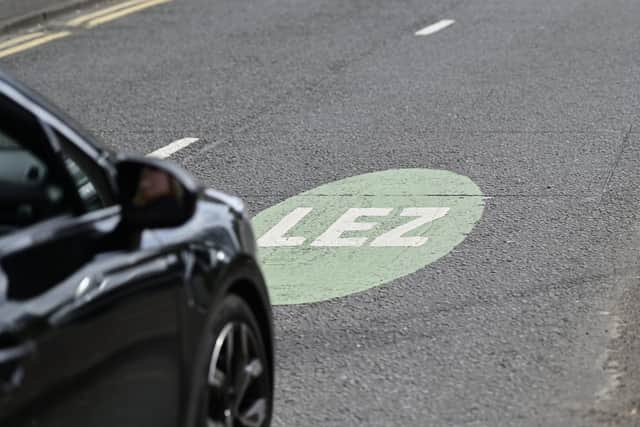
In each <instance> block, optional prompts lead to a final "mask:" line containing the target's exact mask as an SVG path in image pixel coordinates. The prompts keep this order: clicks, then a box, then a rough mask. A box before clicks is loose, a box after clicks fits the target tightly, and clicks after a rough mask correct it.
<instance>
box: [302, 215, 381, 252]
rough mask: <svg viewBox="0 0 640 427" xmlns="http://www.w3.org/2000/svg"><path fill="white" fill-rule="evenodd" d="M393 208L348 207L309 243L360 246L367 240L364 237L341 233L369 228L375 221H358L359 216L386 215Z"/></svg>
mask: <svg viewBox="0 0 640 427" xmlns="http://www.w3.org/2000/svg"><path fill="white" fill-rule="evenodd" d="M392 210H393V208H349V210H348V211H346V212H345V213H344V214H343V215H342V216H341V217H340V218H338V219H337V220H336V222H334V223H333V224H331V225H330V226H329V228H327V231H325V232H324V233H322V234H321V235H320V237H318V238H317V239H316V240H314V241H313V243H311V246H325V247H341V246H362V245H364V242H366V241H367V238H366V237H341V236H342V234H344V233H348V232H352V231H366V230H371V229H372V228H374V227H375V226H376V225H378V223H377V222H370V221H367V222H358V221H356V220H357V219H358V218H359V217H361V216H387V215H389V214H390V213H391V211H392Z"/></svg>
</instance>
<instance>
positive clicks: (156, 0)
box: [84, 0, 172, 28]
mask: <svg viewBox="0 0 640 427" xmlns="http://www.w3.org/2000/svg"><path fill="white" fill-rule="evenodd" d="M170 1H172V0H148V1H143V2H142V3H137V4H134V5H133V6H130V7H127V8H125V9H120V10H117V11H115V12H112V13H109V14H107V15H100V16H99V17H97V18H94V19H91V20H89V21H88V22H87V23H86V24H84V27H86V28H93V27H96V26H98V25H101V24H104V23H105V22H109V21H113V20H114V19H118V18H122V17H123V16H127V15H130V14H132V13H135V12H139V11H141V10H144V9H147V8H149V7H152V6H157V5H159V4H163V3H169V2H170Z"/></svg>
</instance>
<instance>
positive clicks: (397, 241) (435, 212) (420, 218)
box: [371, 208, 449, 248]
mask: <svg viewBox="0 0 640 427" xmlns="http://www.w3.org/2000/svg"><path fill="white" fill-rule="evenodd" d="M447 212H449V208H405V209H403V210H402V212H400V216H408V217H417V218H416V219H414V220H413V221H409V222H408V223H406V224H402V225H400V226H398V227H396V228H394V229H393V230H391V231H388V232H386V233H384V234H383V235H382V236H380V237H378V238H376V239H375V240H374V241H373V242H371V246H379V247H392V246H398V247H402V246H405V247H409V246H411V247H414V248H415V247H418V246H422V245H424V244H425V243H427V240H429V238H428V237H421V236H414V237H404V235H405V234H407V233H409V232H411V231H412V230H415V229H416V228H418V227H421V226H423V225H425V224H428V223H430V222H433V221H435V220H436V219H439V218H442V217H443V216H445V215H446V214H447Z"/></svg>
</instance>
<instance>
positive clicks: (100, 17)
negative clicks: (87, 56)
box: [0, 0, 172, 58]
mask: <svg viewBox="0 0 640 427" xmlns="http://www.w3.org/2000/svg"><path fill="white" fill-rule="evenodd" d="M170 1H172V0H129V1H125V2H123V3H118V4H116V5H113V6H109V7H105V8H103V9H100V10H97V11H95V12H91V13H86V14H84V15H80V16H77V17H75V18H73V19H70V20H69V21H67V22H65V23H64V25H65V26H67V27H70V28H69V30H63V31H55V32H48V31H38V32H33V33H29V34H24V35H21V36H18V37H14V38H12V39H9V40H6V41H4V42H0V58H4V57H5V56H9V55H13V54H15V53H18V52H22V51H23V50H27V49H31V48H32V47H36V46H39V45H41V44H45V43H48V42H50V41H53V40H57V39H60V38H62V37H67V36H69V35H71V34H72V32H73V30H75V29H76V28H93V27H96V26H98V25H101V24H104V23H105V22H109V21H113V20H114V19H118V18H122V17H123V16H127V15H130V14H132V13H135V12H139V11H141V10H143V9H147V8H149V7H153V6H157V5H159V4H163V3H169V2H170Z"/></svg>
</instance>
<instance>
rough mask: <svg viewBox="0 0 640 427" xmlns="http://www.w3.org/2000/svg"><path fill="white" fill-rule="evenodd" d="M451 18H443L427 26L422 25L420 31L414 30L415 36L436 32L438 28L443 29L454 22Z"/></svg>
mask: <svg viewBox="0 0 640 427" xmlns="http://www.w3.org/2000/svg"><path fill="white" fill-rule="evenodd" d="M455 22H456V21H454V20H453V19H443V20H441V21H438V22H436V23H435V24H431V25H429V26H428V27H424V28H423V29H421V30H420V31H416V36H429V35H431V34H433V33H437V32H438V31H440V30H444V29H445V28H447V27H448V26H449V25H452V24H453V23H455Z"/></svg>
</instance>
